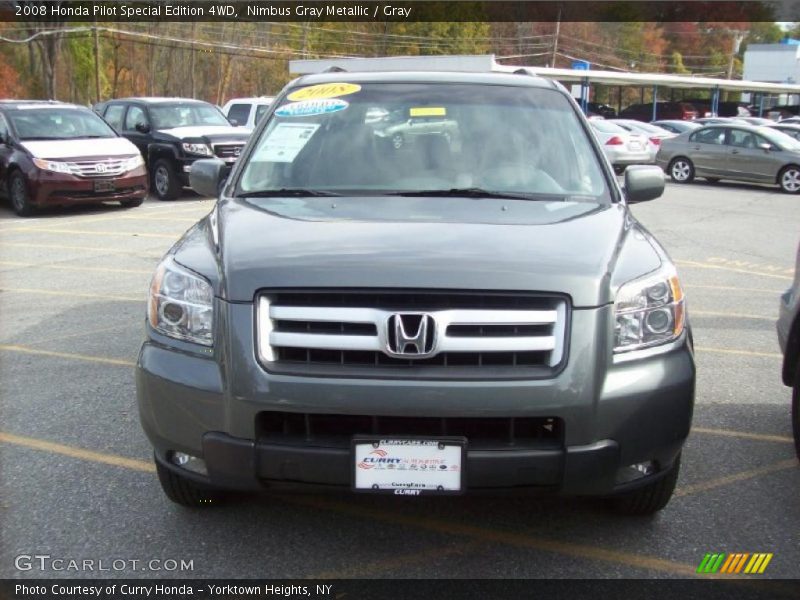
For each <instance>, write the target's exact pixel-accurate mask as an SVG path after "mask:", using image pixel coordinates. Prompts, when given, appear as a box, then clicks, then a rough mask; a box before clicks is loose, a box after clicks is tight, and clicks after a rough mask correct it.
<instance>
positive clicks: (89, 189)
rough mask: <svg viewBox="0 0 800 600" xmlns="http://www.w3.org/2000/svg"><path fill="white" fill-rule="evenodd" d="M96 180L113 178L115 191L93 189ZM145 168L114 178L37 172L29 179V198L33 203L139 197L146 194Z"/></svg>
mask: <svg viewBox="0 0 800 600" xmlns="http://www.w3.org/2000/svg"><path fill="white" fill-rule="evenodd" d="M98 181H112V182H113V185H114V190H112V191H95V183H96V182H98ZM147 186H148V181H147V171H146V170H145V168H144V167H138V168H136V169H134V170H133V171H129V172H128V173H124V174H123V175H119V176H116V177H107V178H94V177H77V176H75V175H68V174H64V173H50V172H46V173H39V174H38V176H37V178H36V179H35V180H34V181H32V185H31V201H32V203H33V204H34V205H35V206H57V205H70V204H97V203H99V202H112V201H125V200H140V199H143V198H144V197H145V196H147Z"/></svg>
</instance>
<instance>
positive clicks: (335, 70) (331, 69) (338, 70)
mask: <svg viewBox="0 0 800 600" xmlns="http://www.w3.org/2000/svg"><path fill="white" fill-rule="evenodd" d="M322 72H323V73H347V69H343V68H342V67H337V66H336V65H332V66H330V67H328V68H327V69H325V70H324V71H322Z"/></svg>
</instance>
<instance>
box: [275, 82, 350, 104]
mask: <svg viewBox="0 0 800 600" xmlns="http://www.w3.org/2000/svg"><path fill="white" fill-rule="evenodd" d="M360 91H361V86H360V85H358V84H357V83H321V84H319V85H312V86H309V87H306V88H302V89H299V90H296V91H294V92H292V93H291V94H289V95H288V96H287V98H288V99H289V100H292V101H297V100H323V99H325V98H336V97H338V96H348V95H350V94H355V93H356V92H360Z"/></svg>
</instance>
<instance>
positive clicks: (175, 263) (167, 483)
mask: <svg viewBox="0 0 800 600" xmlns="http://www.w3.org/2000/svg"><path fill="white" fill-rule="evenodd" d="M397 111H399V112H401V113H404V114H405V115H407V122H408V123H409V125H408V126H409V127H415V126H416V121H417V120H418V119H419V120H427V119H431V118H436V119H440V120H447V121H449V122H450V125H449V128H448V131H447V132H446V133H447V135H445V132H442V131H439V130H431V131H430V132H429V133H426V134H420V135H414V136H410V137H408V138H407V139H406V140H405V141H404V143H403V144H400V145H398V144H395V143H393V142H392V139H391V137H387V136H384V135H382V130H381V124H380V123H379V120H378V121H376V119H374V118H373V117H374V115H375V114H390V113H396V112H397ZM224 167H225V165H224V163H223V162H221V161H219V160H216V159H209V160H200V161H197V162H195V163H194V164H193V166H192V171H191V184H192V187H193V188H194V189H195V190H197V191H198V192H200V193H204V194H207V195H213V196H216V195H217V190H220V189H221V193H220V195H219V201H218V202H217V203H216V206H215V208H214V209H213V210H212V211H211V213H210V214H209V215H208V216H207V217H205V218H204V219H202V220H201V221H200V222H199V223H197V224H196V225H195V226H193V227H192V228H191V229H190V230H189V231H187V232H186V234H185V235H184V236H183V238H182V239H181V240H179V241H178V242H177V243H176V244H175V246H174V247H173V248H172V249H171V250H170V251H169V252H168V254H167V255H166V256H165V257H164V259H163V261H162V262H161V264H160V265H159V266H158V268H157V270H156V273H155V275H154V277H153V280H152V284H151V287H150V297H149V305H148V314H147V324H146V328H147V337H146V340H145V342H144V344H143V346H142V348H141V353H140V355H139V359H138V366H137V392H138V401H139V408H140V413H141V421H142V425H143V427H144V430H145V432H146V433H147V435H148V437H149V439H150V441H151V443H152V444H153V446H154V449H155V461H156V466H157V470H158V475H159V478H160V481H161V483H162V486H163V489H164V491H165V493H166V494H167V496H168V497H169V498H170V499H171V500H173V501H175V502H178V503H180V504H184V505H190V506H198V505H203V504H208V503H211V502H214V501H216V500H218V499H220V498H221V497H222V496H223V494H224V491H226V490H279V489H282V488H284V487H300V488H303V489H322V490H335V489H350V490H352V491H353V492H358V493H365V494H393V495H407V496H419V495H428V494H432V495H435V494H460V493H464V492H467V491H478V490H496V491H500V490H519V491H531V492H539V491H541V492H550V493H559V494H570V495H591V496H599V497H606V498H609V499H610V500H611V503H612V504H613V505H615V506H616V508H618V509H619V510H620V511H622V512H625V513H629V514H648V513H653V512H655V511H657V510H659V509H661V508H663V507H664V506H665V505H666V504H667V502H668V501H669V499H670V497H671V495H672V492H673V489H674V487H675V483H676V480H677V477H678V469H679V464H680V456H681V448H682V446H683V444H684V442H685V440H686V437H687V435H688V434H689V428H690V423H691V417H692V409H693V404H694V387H695V365H694V357H693V350H692V342H691V332H690V330H689V326H688V321H687V314H686V304H685V299H684V294H683V291H682V288H681V284H680V282H679V280H678V276H677V274H676V271H675V267H674V266H673V264H672V262H671V261H670V259H669V257H668V256H667V254H666V252H665V251H664V249H663V248H662V247H661V246H660V245H659V243H658V242H657V241H656V240H655V239H654V238H653V236H652V235H651V234H650V233H649V232H648V231H647V230H646V229H645V228H644V227H642V225H641V224H639V223H638V222H637V221H636V219H635V218H634V217H633V215H632V214H631V212H630V210H629V208H628V204H630V203H633V202H640V201H645V200H651V199H653V198H656V197H658V196H659V195H661V193H662V192H663V189H664V176H663V173H662V171H661V170H660V169H658V168H657V167H653V166H637V167H631V168H629V169H628V170H627V171H626V173H625V186H624V188H622V187H620V185H619V184H618V182H617V180H616V178H615V177H614V173H613V171H612V169H611V166H610V165H609V164H608V162H607V161H606V159H605V158H604V155H603V152H602V149H601V147H600V145H599V144H598V142H597V140H596V138H595V137H594V135H593V134H592V131H591V129H590V128H589V126H588V123H587V121H586V119H585V118H584V117H583V116H582V114H581V112H580V109H579V107H578V106H577V104H576V103H575V102H574V100H573V99H572V98H571V97H570V95H569V94H568V93H567V91H566V90H565V89H564V88H563V87H562V86H561V85H559V84H558V83H554V82H551V81H549V80H545V79H541V78H538V77H535V76H531V75H527V74H513V75H512V74H508V75H502V74H496V73H492V74H475V73H469V74H467V73H396V72H395V73H360V74H353V73H332V74H321V75H313V76H307V77H303V78H300V79H297V80H295V81H293V82H291V83H290V84H288V86H287V87H286V88H285V89H284V90H283V91H282V92H281V94H280V95H279V96H278V97H277V99H276V100H275V102H274V104H273V105H272V106H271V107H270V113H269V115H268V116H267V117H266V118H265V119H264V120H263V121H262V122H261V123H260V124H259V125H258V127H257V128H256V130H255V132H254V134H253V136H252V138H251V140H250V142H249V143H248V144H247V146H246V147H245V149H244V150H243V152H242V157H241V160H240V161H238V162H237V164H236V166H235V167H234V169H233V171H232V172H231V174H230V176H228V177H227V178H225V170H224ZM220 186H221V187H220Z"/></svg>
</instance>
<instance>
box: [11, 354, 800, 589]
mask: <svg viewBox="0 0 800 600" xmlns="http://www.w3.org/2000/svg"><path fill="white" fill-rule="evenodd" d="M0 348H2V347H0ZM0 442H5V443H8V444H14V445H18V446H24V447H28V448H33V449H36V450H41V451H44V452H53V453H56V454H61V455H65V456H70V457H73V458H77V459H80V460H86V461H90V462H97V463H103V464H108V465H113V466H118V467H123V468H127V469H132V470H135V471H142V472H148V473H152V472H154V471H155V468H154V466H153V465H152V464H151V463H149V462H145V461H141V460H136V459H131V458H125V457H121V456H116V455H113V454H105V453H100V452H93V451H91V450H86V449H83V448H76V447H73V446H66V445H63V444H55V443H53V442H47V441H44V440H39V439H36V438H30V437H23V436H18V435H14V434H10V433H3V432H0ZM796 462H797V461H796V460H795V459H794V458H792V459H789V460H785V461H781V462H779V463H775V464H773V465H768V466H765V467H760V468H757V469H752V470H749V471H744V472H741V473H736V474H733V475H729V476H726V477H721V478H719V479H715V480H712V481H708V482H704V483H700V484H695V485H692V486H686V487H683V488H680V489H678V490H676V492H675V495H676V496H677V497H682V496H687V495H690V494H694V493H697V492H701V491H707V490H710V489H715V488H718V487H721V486H724V485H728V484H730V483H735V482H739V481H744V480H747V479H751V478H753V477H757V476H760V475H765V474H770V473H774V472H777V471H781V470H784V469H789V468H796ZM282 498H283V499H284V500H285V501H287V502H288V503H290V504H295V505H300V506H307V507H311V508H314V509H318V510H326V511H331V512H336V513H339V514H346V515H350V516H353V517H356V518H358V519H363V518H364V517H370V518H372V519H374V520H376V521H382V522H387V523H390V524H393V525H399V526H404V527H414V528H417V529H425V530H428V531H433V532H435V533H441V534H446V535H457V536H464V537H469V538H474V539H475V540H476V542H481V543H493V544H503V545H509V546H516V547H521V548H528V549H534V550H542V551H545V552H552V553H555V554H563V555H566V556H570V557H572V558H579V559H587V560H596V561H602V562H610V563H616V564H622V565H625V566H629V567H635V568H640V569H647V570H653V571H661V572H666V573H671V574H674V575H682V576H687V577H692V576H695V575H696V569H697V566H696V565H690V564H686V563H680V562H677V561H672V560H667V559H662V558H657V557H651V556H645V555H642V554H638V553H636V554H634V553H630V552H621V551H618V550H613V549H610V548H602V547H599V546H590V545H585V544H578V543H573V542H564V541H561V540H554V539H548V538H540V537H534V536H531V535H527V534H523V533H517V532H514V531H499V530H495V529H490V528H487V527H480V526H476V525H468V524H464V523H454V522H450V521H441V520H437V519H432V518H428V517H422V516H413V515H403V514H400V513H397V512H391V511H387V510H380V509H373V508H369V507H364V506H361V505H356V504H353V503H351V502H341V501H334V500H328V499H324V498H319V497H311V496H282ZM392 566H393V565H390V566H389V568H392ZM381 568H382V567H381ZM337 575H338V574H334V576H337Z"/></svg>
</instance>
